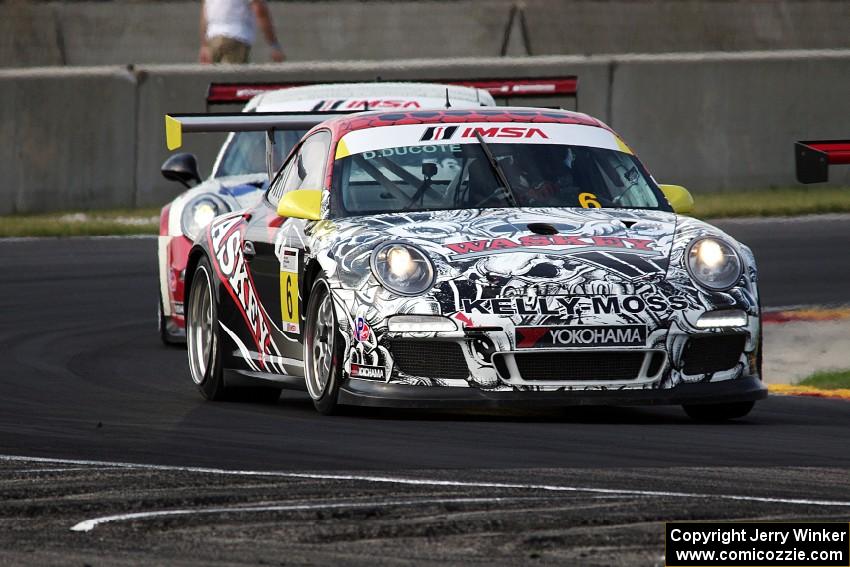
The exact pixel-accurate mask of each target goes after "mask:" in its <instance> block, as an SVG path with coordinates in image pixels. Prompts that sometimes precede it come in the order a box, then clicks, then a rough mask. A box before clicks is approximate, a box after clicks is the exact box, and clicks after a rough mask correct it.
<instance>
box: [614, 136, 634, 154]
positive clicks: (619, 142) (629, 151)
mask: <svg viewBox="0 0 850 567" xmlns="http://www.w3.org/2000/svg"><path fill="white" fill-rule="evenodd" d="M614 139H616V140H617V147H619V148H620V151H621V152H623V153H624V154H629V155H634V152H633V151H632V149H631V148H630V147H629V146H627V145H626V143H625V142H624V141H623V140H621V139H620V137H619V136H614Z"/></svg>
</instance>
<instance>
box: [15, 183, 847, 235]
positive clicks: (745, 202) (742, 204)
mask: <svg viewBox="0 0 850 567" xmlns="http://www.w3.org/2000/svg"><path fill="white" fill-rule="evenodd" d="M694 200H695V202H696V205H695V210H694V216H695V217H698V218H704V219H712V218H722V217H775V216H792V215H807V214H820V213H842V212H850V188H846V189H842V188H837V189H836V188H825V187H794V188H788V189H767V190H761V191H736V192H730V193H699V194H696V195H695V196H694ZM158 215H159V209H129V210H127V209H125V210H113V211H88V212H65V213H47V214H39V215H10V216H0V238H2V237H9V236H101V235H122V234H156V233H157V232H158V224H159V220H158Z"/></svg>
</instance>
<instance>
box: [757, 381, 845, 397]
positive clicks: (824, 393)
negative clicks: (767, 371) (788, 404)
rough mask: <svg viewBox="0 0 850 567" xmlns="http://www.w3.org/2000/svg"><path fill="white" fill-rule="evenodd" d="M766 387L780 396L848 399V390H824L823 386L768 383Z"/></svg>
mask: <svg viewBox="0 0 850 567" xmlns="http://www.w3.org/2000/svg"><path fill="white" fill-rule="evenodd" d="M767 389H768V390H769V391H770V393H771V394H779V395H781V396H815V397H818V398H838V399H842V400H850V390H848V389H837V390H824V389H823V388H812V387H811V386H792V385H791V384H770V385H769V386H768V387H767Z"/></svg>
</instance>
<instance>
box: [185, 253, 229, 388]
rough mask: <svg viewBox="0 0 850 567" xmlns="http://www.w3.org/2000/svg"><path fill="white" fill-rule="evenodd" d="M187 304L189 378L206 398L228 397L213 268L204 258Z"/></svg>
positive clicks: (199, 265) (199, 264)
mask: <svg viewBox="0 0 850 567" xmlns="http://www.w3.org/2000/svg"><path fill="white" fill-rule="evenodd" d="M188 304H189V307H188V309H186V346H187V350H188V352H189V372H190V373H191V375H192V381H193V382H194V383H195V385H197V386H198V390H200V392H201V395H203V396H204V397H205V398H206V399H208V400H223V399H227V398H228V394H229V393H230V392H228V391H227V388H226V387H225V386H224V377H223V372H222V367H221V352H220V350H219V327H218V302H217V301H216V298H215V295H214V294H213V281H212V269H211V266H210V262H209V260H208V259H207V258H206V257H204V258H202V259H201V261H200V262H199V263H198V268H197V269H196V270H195V274H194V277H193V278H192V287H191V289H190V291H189V301H188Z"/></svg>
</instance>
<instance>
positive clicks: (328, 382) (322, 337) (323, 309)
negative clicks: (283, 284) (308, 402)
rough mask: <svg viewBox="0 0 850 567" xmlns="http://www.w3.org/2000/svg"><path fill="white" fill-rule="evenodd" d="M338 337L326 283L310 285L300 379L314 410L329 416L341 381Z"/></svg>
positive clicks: (329, 292)
mask: <svg viewBox="0 0 850 567" xmlns="http://www.w3.org/2000/svg"><path fill="white" fill-rule="evenodd" d="M341 339H342V337H340V334H339V331H338V330H337V321H336V313H335V311H334V306H333V298H332V297H331V290H330V287H329V286H328V283H327V281H326V280H325V279H324V278H319V279H317V280H316V283H314V284H313V289H312V291H311V292H310V300H309V301H308V302H307V321H306V324H305V326H304V378H305V380H306V382H307V391H308V392H309V393H310V397H311V398H312V399H313V405H314V406H316V410H318V411H319V413H321V414H324V415H330V414H332V413H334V412H335V411H336V409H337V398H338V397H339V385H340V381H341V379H342V340H341Z"/></svg>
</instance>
